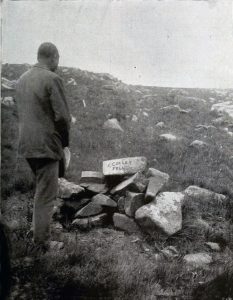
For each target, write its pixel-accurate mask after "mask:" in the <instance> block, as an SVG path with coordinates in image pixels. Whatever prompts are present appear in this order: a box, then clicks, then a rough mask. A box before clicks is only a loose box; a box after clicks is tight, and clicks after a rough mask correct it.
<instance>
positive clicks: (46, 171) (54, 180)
mask: <svg viewBox="0 0 233 300" xmlns="http://www.w3.org/2000/svg"><path fill="white" fill-rule="evenodd" d="M27 161H28V163H29V165H30V167H31V169H32V171H33V173H34V175H35V178H36V191H35V196H34V207H33V219H32V228H33V238H34V242H35V243H39V244H46V243H47V242H48V241H49V239H50V223H51V219H52V212H53V204H54V200H56V197H57V191H58V166H59V162H58V161H57V160H52V159H49V158H27Z"/></svg>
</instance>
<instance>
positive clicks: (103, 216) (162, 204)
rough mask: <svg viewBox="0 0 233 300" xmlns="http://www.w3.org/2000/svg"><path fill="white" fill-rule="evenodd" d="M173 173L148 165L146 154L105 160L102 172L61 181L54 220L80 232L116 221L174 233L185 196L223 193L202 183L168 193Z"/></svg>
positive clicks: (134, 228) (123, 226) (130, 229)
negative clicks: (74, 179) (78, 179)
mask: <svg viewBox="0 0 233 300" xmlns="http://www.w3.org/2000/svg"><path fill="white" fill-rule="evenodd" d="M168 181H169V175H168V174H166V173H163V172H161V171H159V170H157V169H154V168H147V160H146V158H145V157H129V158H122V159H114V160H108V161H104V162H103V172H94V171H83V172H82V174H81V179H80V182H79V184H76V183H73V182H69V181H67V180H66V179H64V178H60V179H59V196H58V199H57V203H56V205H55V207H54V216H53V217H54V219H55V220H58V221H60V222H61V223H62V224H63V225H65V224H67V225H71V227H72V228H78V229H80V230H85V229H90V228H93V227H100V226H106V225H108V224H113V225H114V227H115V228H117V229H119V230H123V231H125V232H127V233H138V232H141V231H144V232H147V233H149V234H150V235H151V236H157V235H158V234H161V235H166V236H170V235H173V234H175V233H176V232H177V231H179V230H181V228H182V204H183V202H184V199H185V198H192V199H195V198H196V199H197V198H200V197H201V198H203V199H210V198H211V199H216V200H217V201H224V200H225V198H226V197H225V196H224V195H221V194H217V193H214V192H212V191H209V190H207V189H203V188H200V187H198V186H189V187H188V188H186V189H185V190H184V191H183V192H166V185H167V184H168Z"/></svg>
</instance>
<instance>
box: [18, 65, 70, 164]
mask: <svg viewBox="0 0 233 300" xmlns="http://www.w3.org/2000/svg"><path fill="white" fill-rule="evenodd" d="M16 102H17V105H18V113H19V153H20V154H21V155H23V156H24V157H26V158H52V159H55V160H60V159H61V158H62V156H63V148H64V147H67V146H69V129H70V113H69V108H68V104H67V101H66V98H65V93H64V87H63V82H62V79H61V78H60V77H59V76H58V75H57V74H56V73H53V72H51V71H50V70H49V69H48V68H47V67H46V66H43V65H40V64H36V65H35V66H34V67H33V68H31V69H30V70H29V71H27V72H26V73H24V74H23V75H22V76H21V77H20V78H19V80H18V84H17V89H16Z"/></svg>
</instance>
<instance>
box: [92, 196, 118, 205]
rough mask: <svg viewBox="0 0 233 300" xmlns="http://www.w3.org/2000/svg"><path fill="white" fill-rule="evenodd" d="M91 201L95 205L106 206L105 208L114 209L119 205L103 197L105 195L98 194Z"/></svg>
mask: <svg viewBox="0 0 233 300" xmlns="http://www.w3.org/2000/svg"><path fill="white" fill-rule="evenodd" d="M91 201H92V202H93V203H95V204H98V205H101V206H105V207H112V208H115V207H117V203H116V202H115V201H114V200H112V199H111V198H110V197H108V196H106V195H103V194H98V195H95V196H94V197H92V199H91Z"/></svg>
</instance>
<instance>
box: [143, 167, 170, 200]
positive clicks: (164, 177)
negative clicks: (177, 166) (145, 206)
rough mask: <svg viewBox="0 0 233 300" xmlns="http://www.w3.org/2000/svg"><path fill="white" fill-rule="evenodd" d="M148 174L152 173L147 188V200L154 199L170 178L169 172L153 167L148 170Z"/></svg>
mask: <svg viewBox="0 0 233 300" xmlns="http://www.w3.org/2000/svg"><path fill="white" fill-rule="evenodd" d="M148 175H150V176H151V177H150V179H149V184H148V186H147V190H146V195H145V201H146V202H150V201H152V200H153V199H154V198H155V196H156V195H157V194H158V192H159V191H160V190H161V189H162V188H163V186H164V185H165V184H166V183H167V182H168V180H169V175H168V174H166V173H163V172H160V171H159V170H156V169H152V168H151V169H149V170H148Z"/></svg>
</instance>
